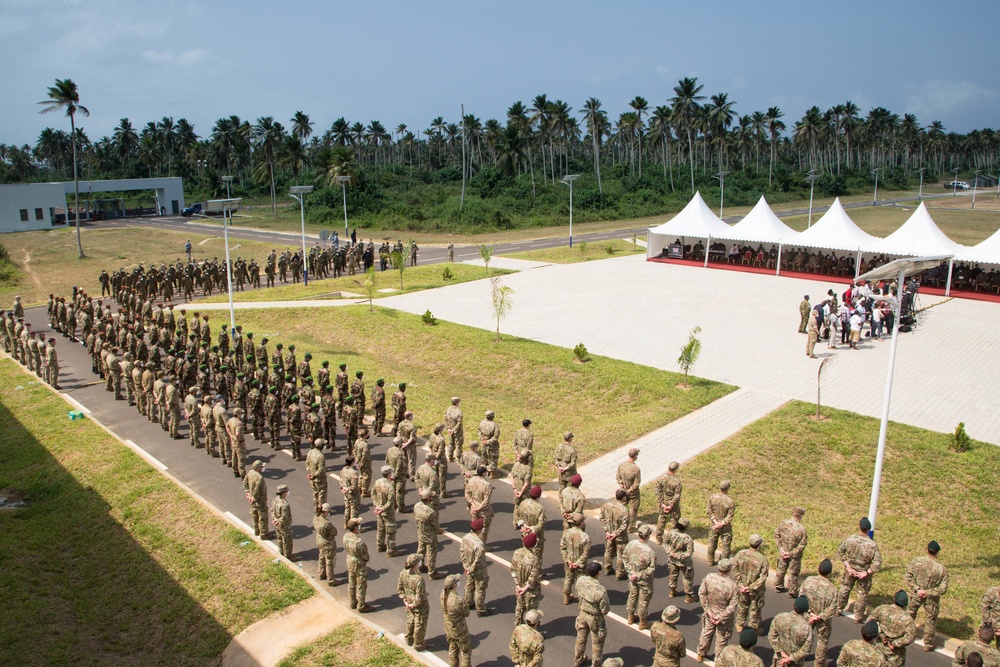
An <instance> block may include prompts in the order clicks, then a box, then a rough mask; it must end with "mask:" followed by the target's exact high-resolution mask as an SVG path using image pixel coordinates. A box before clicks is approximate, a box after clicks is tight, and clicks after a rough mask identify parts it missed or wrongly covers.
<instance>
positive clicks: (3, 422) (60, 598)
mask: <svg viewBox="0 0 1000 667" xmlns="http://www.w3.org/2000/svg"><path fill="white" fill-rule="evenodd" d="M31 379H32V376H28V375H26V374H25V373H23V372H22V371H21V369H20V368H19V367H18V366H17V365H16V364H15V363H14V362H13V361H10V360H3V361H0V386H3V387H5V388H6V389H5V390H4V392H3V395H2V397H0V490H2V491H3V493H2V495H5V496H8V497H9V498H11V497H12V498H20V499H24V500H27V501H28V503H29V504H28V506H27V507H26V508H23V509H17V510H10V511H3V512H0V532H2V534H3V536H4V539H3V543H4V548H3V553H2V555H0V561H2V563H3V564H2V566H0V589H2V590H3V591H4V604H3V605H0V646H3V647H4V648H3V651H2V653H3V655H4V658H3V663H4V664H7V665H63V664H80V663H83V664H101V665H126V664H127V665H135V664H144V665H206V664H212V663H213V662H214V661H215V660H216V659H217V657H218V656H219V655H220V654H221V653H222V651H223V649H225V647H226V645H227V644H228V643H229V641H230V639H231V638H232V637H233V636H234V635H235V634H237V633H238V632H240V631H241V630H242V629H243V628H245V627H246V626H248V625H250V624H251V623H254V622H256V621H258V620H260V619H262V618H264V617H266V616H268V615H269V614H271V613H273V612H275V611H277V610H279V609H283V608H285V607H287V606H289V605H291V604H294V603H295V602H298V601H300V600H303V599H305V598H308V597H309V596H311V595H312V594H313V589H312V588H311V587H310V586H309V585H308V584H307V583H306V582H304V581H303V580H302V579H301V578H300V577H299V576H297V575H296V574H294V573H293V572H291V571H290V570H288V569H287V568H286V567H285V566H283V565H281V564H278V563H273V562H271V556H270V555H269V554H268V553H267V552H265V551H264V550H263V549H261V548H259V547H258V546H257V544H256V543H254V542H252V541H249V542H248V541H247V538H246V536H245V535H244V534H243V533H242V532H240V531H238V530H236V529H235V528H233V527H231V526H229V525H228V524H227V523H225V522H224V521H222V520H221V519H218V518H216V517H215V516H214V515H213V514H211V513H210V512H209V511H208V510H207V509H205V508H204V507H203V506H202V505H201V504H199V503H198V502H197V501H196V500H194V499H193V498H192V497H190V496H189V495H188V494H187V493H185V492H184V491H182V490H181V489H179V488H178V487H177V486H175V485H174V484H173V483H172V482H170V481H169V480H168V479H166V478H165V477H163V476H162V475H160V474H159V473H158V472H157V471H156V470H154V469H153V468H152V467H151V466H150V465H148V464H147V463H146V462H145V461H143V460H142V459H141V458H139V457H138V456H137V455H136V454H134V453H133V452H131V451H130V450H128V449H126V448H125V447H124V446H123V445H121V444H120V443H118V442H117V441H115V440H114V439H112V438H111V437H109V436H108V435H107V434H106V433H105V432H104V431H102V430H101V429H100V428H99V427H97V426H96V425H94V424H92V423H89V422H88V421H87V420H82V421H70V420H69V419H68V418H67V415H66V413H67V410H68V406H67V404H66V403H65V402H63V400H62V399H60V398H59V397H57V396H55V395H53V394H52V393H51V392H49V391H48V390H47V389H45V388H43V387H42V386H41V385H39V384H29V383H30V382H31ZM15 386H23V387H24V388H23V389H22V390H17V391H15V389H14V388H15Z"/></svg>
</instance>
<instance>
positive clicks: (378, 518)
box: [375, 514, 396, 551]
mask: <svg viewBox="0 0 1000 667" xmlns="http://www.w3.org/2000/svg"><path fill="white" fill-rule="evenodd" d="M375 543H376V545H377V546H378V550H379V551H395V549H396V515H395V514H376V515H375Z"/></svg>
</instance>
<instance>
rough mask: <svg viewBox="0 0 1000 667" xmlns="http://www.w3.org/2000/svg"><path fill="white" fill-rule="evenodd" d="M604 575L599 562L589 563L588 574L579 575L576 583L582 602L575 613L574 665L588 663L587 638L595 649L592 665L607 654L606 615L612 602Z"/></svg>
mask: <svg viewBox="0 0 1000 667" xmlns="http://www.w3.org/2000/svg"><path fill="white" fill-rule="evenodd" d="M600 574H601V564H600V563H598V562H597V561H593V562H591V563H590V564H589V565H588V566H587V576H585V577H580V579H579V580H578V581H577V582H576V588H575V589H574V591H573V592H574V594H575V595H576V598H577V599H578V600H579V601H580V611H579V613H578V614H577V616H576V622H575V623H574V626H575V627H576V646H575V647H574V651H573V665H574V667H582V665H585V664H586V662H587V658H586V650H587V637H588V635H589V636H590V637H591V640H590V644H591V650H592V651H593V661H592V662H591V665H593V666H594V667H597V666H599V665H600V664H601V662H602V659H603V657H604V640H605V639H606V638H607V636H608V626H607V622H606V621H605V618H604V617H605V616H607V615H608V614H609V613H610V612H611V602H610V601H609V600H608V589H606V588H605V587H604V586H603V585H602V584H601V582H599V581H598V580H597V578H598V577H599V576H600Z"/></svg>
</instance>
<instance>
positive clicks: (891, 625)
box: [869, 591, 917, 667]
mask: <svg viewBox="0 0 1000 667" xmlns="http://www.w3.org/2000/svg"><path fill="white" fill-rule="evenodd" d="M909 603H910V599H909V596H908V595H907V594H906V591H896V594H895V595H894V596H893V598H892V604H883V605H879V606H878V607H875V609H874V610H873V611H872V613H871V616H870V617H869V618H870V619H871V620H873V621H875V622H876V623H878V636H879V641H880V642H881V643H880V644H879V645H878V649H879V651H880V652H881V653H882V658H883V660H884V661H885V665H886V666H887V667H903V665H904V664H906V647H907V646H909V645H910V644H912V643H913V640H914V639H916V638H917V626H916V624H915V623H914V622H913V619H912V618H910V615H909V614H907V613H906V606H907V605H908V604H909Z"/></svg>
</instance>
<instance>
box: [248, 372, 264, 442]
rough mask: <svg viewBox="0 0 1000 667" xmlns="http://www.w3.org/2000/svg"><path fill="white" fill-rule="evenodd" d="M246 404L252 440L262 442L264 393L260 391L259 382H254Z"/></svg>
mask: <svg viewBox="0 0 1000 667" xmlns="http://www.w3.org/2000/svg"><path fill="white" fill-rule="evenodd" d="M247 403H248V405H249V409H250V416H251V428H252V432H253V437H254V440H256V441H257V442H263V441H264V393H263V392H262V391H261V386H260V382H259V381H257V380H254V382H253V384H252V385H251V388H250V393H248V394H247Z"/></svg>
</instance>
